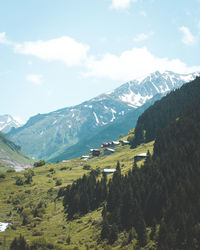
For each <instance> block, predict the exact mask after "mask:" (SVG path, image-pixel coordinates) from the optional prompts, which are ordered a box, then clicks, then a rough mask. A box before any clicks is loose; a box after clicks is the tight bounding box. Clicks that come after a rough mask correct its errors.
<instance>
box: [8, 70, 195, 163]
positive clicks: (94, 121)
mask: <svg viewBox="0 0 200 250" xmlns="http://www.w3.org/2000/svg"><path fill="white" fill-rule="evenodd" d="M196 75H197V74H188V75H180V74H175V73H172V72H164V73H163V74H161V73H160V72H155V73H153V74H150V75H148V76H146V77H143V78H140V79H136V80H134V81H130V82H128V83H125V84H123V85H122V86H120V87H119V88H117V89H115V90H113V91H112V92H109V93H105V94H102V95H100V96H98V97H96V98H93V99H91V100H89V101H86V102H83V103H81V104H80V105H76V106H73V107H68V108H64V109H60V110H57V111H54V112H51V113H48V114H38V115H36V116H34V117H31V118H30V119H29V120H28V122H27V123H26V124H25V125H24V126H23V127H20V128H17V129H12V130H11V131H10V132H9V133H8V136H9V137H10V138H11V139H12V140H13V141H14V142H15V143H17V144H19V145H20V146H21V147H22V149H23V150H24V151H25V152H26V153H28V154H30V155H31V156H33V157H35V158H36V159H41V158H44V159H46V160H52V159H53V161H56V159H59V160H61V159H69V158H70V155H73V156H74V152H76V154H75V155H76V156H78V155H80V154H81V153H82V152H83V151H84V150H83V148H84V146H86V145H85V143H86V142H87V147H85V150H87V149H88V147H93V145H92V143H94V144H95V145H96V144H97V143H101V141H102V140H105V139H107V140H108V139H110V140H111V139H114V138H113V135H114V134H115V131H117V132H119V130H118V128H119V124H120V128H121V130H122V133H123V132H127V128H128V126H126V123H128V124H129V127H130V126H131V127H130V128H133V127H134V126H135V122H136V120H137V118H138V116H139V115H140V114H141V113H142V112H143V111H144V109H143V108H141V109H139V111H138V112H135V111H136V110H137V109H138V108H139V107H142V106H143V105H145V103H146V102H147V101H148V100H153V99H154V98H155V96H156V95H158V94H159V98H161V97H162V96H163V95H165V94H166V93H167V92H169V91H170V90H172V89H174V88H178V87H180V86H181V85H182V84H183V83H185V82H189V81H191V80H193V79H194V78H195V77H196ZM147 107H148V105H147ZM140 110H141V111H140ZM130 112H134V114H135V117H134V119H133V120H134V122H133V124H130V122H129V121H130V119H125V117H126V116H128V114H129V113H130ZM131 117H132V116H131ZM120 121H123V124H121V122H120ZM110 126H111V127H110ZM111 128H112V129H111ZM123 128H124V131H123ZM102 131H104V132H102ZM108 131H109V133H108ZM99 133H100V135H101V133H102V134H109V136H106V137H105V139H104V137H103V136H100V135H99ZM118 135H119V134H118ZM95 137H96V138H99V139H98V140H96V141H95ZM90 138H92V140H90ZM100 140H101V141H100ZM80 145H81V147H80ZM80 149H81V150H80ZM67 152H70V155H69V154H68V153H67ZM79 152H80V154H79ZM60 155H62V157H60Z"/></svg>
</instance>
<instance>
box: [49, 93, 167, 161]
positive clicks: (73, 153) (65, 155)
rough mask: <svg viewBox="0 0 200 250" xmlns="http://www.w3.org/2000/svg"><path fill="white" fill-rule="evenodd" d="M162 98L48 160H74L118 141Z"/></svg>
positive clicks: (150, 101)
mask: <svg viewBox="0 0 200 250" xmlns="http://www.w3.org/2000/svg"><path fill="white" fill-rule="evenodd" d="M161 98H162V95H161V94H157V95H156V96H155V97H154V98H152V99H151V100H148V101H147V102H146V103H145V104H144V105H142V106H141V107H139V108H137V109H134V110H132V111H130V112H128V113H127V114H126V115H124V116H123V118H121V119H118V120H116V121H115V122H113V123H111V124H108V125H105V126H103V127H101V128H100V129H99V130H98V131H97V133H95V134H92V136H88V137H87V138H86V139H83V140H80V141H79V142H78V143H77V144H75V145H73V146H71V147H68V148H66V149H63V151H61V152H56V154H55V155H53V156H52V157H51V158H49V159H48V160H49V161H51V162H57V161H62V160H68V159H72V158H75V157H78V156H80V155H83V154H86V153H89V152H90V149H91V148H99V147H100V145H101V144H102V143H103V142H109V141H112V140H117V139H118V138H119V135H120V134H124V135H126V134H127V133H128V131H129V130H130V129H132V128H133V127H134V126H135V125H136V122H137V119H138V117H139V116H140V115H141V114H142V113H143V112H144V111H145V110H146V109H147V108H148V107H149V106H151V105H152V104H153V103H154V102H155V101H156V100H159V99H161Z"/></svg>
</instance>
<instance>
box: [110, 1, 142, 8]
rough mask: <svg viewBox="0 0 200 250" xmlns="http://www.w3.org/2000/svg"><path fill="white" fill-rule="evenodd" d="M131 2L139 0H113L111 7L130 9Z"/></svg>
mask: <svg viewBox="0 0 200 250" xmlns="http://www.w3.org/2000/svg"><path fill="white" fill-rule="evenodd" d="M131 2H137V0H112V3H111V8H113V9H128V8H129V7H130V4H131Z"/></svg>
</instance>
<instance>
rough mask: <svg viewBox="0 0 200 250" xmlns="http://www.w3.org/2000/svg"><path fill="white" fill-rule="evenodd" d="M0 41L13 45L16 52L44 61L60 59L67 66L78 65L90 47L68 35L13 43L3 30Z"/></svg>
mask: <svg viewBox="0 0 200 250" xmlns="http://www.w3.org/2000/svg"><path fill="white" fill-rule="evenodd" d="M0 43H2V44H6V45H11V46H13V48H14V51H15V52H16V53H20V54H24V55H32V56H35V57H38V58H40V59H42V60H45V61H62V62H64V63H65V64H66V65H67V66H75V65H80V64H81V63H82V61H83V60H85V59H86V57H87V52H88V51H89V48H90V47H89V46H88V45H85V44H83V43H79V42H77V41H75V40H74V39H73V38H71V37H69V36H62V37H59V38H55V39H51V40H47V41H42V40H39V41H28V42H23V43H15V42H12V41H9V40H8V39H7V38H6V33H5V32H2V33H0Z"/></svg>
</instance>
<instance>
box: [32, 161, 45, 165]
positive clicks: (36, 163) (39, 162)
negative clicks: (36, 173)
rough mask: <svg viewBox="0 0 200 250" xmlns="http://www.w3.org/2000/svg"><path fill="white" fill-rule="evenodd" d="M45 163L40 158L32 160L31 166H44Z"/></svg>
mask: <svg viewBox="0 0 200 250" xmlns="http://www.w3.org/2000/svg"><path fill="white" fill-rule="evenodd" d="M45 164H46V162H45V160H40V161H36V162H34V164H33V166H34V167H41V166H44V165H45Z"/></svg>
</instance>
